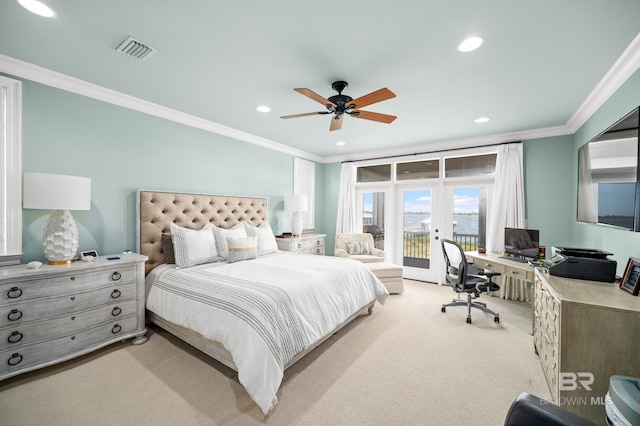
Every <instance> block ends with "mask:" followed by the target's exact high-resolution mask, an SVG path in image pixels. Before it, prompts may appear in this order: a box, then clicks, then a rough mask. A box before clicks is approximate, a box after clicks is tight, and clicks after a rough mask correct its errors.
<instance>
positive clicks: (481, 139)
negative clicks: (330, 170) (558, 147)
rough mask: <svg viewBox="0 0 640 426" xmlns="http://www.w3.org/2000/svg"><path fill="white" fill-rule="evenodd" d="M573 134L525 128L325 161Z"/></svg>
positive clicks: (557, 129) (563, 128)
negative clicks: (518, 130)
mask: <svg viewBox="0 0 640 426" xmlns="http://www.w3.org/2000/svg"><path fill="white" fill-rule="evenodd" d="M567 134H571V132H570V131H569V129H568V128H567V126H555V127H546V128H543V129H533V130H525V131H522V132H510V133H501V134H495V135H487V136H478V137H472V138H463V139H450V140H446V141H438V142H432V143H429V144H424V145H412V146H410V147H404V148H398V149H393V150H381V151H367V152H366V153H353V154H346V155H341V156H335V157H324V158H323V162H324V163H339V162H342V161H363V160H366V159H370V158H383V157H398V156H402V155H417V154H423V153H424V154H427V153H430V152H438V151H446V150H457V149H463V148H476V147H481V146H489V145H496V144H500V143H506V142H514V141H521V140H530V139H540V138H548V137H552V136H563V135H567Z"/></svg>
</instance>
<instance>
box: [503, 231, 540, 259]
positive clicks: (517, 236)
mask: <svg viewBox="0 0 640 426" xmlns="http://www.w3.org/2000/svg"><path fill="white" fill-rule="evenodd" d="M539 248H540V231H538V230H536V229H521V228H504V251H505V253H509V254H512V255H516V256H522V257H529V258H533V259H537V258H538V250H539Z"/></svg>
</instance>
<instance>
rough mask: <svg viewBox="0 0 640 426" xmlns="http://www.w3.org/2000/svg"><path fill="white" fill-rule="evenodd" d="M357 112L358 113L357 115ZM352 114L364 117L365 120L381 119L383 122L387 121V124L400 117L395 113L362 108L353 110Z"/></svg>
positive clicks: (356, 116)
mask: <svg viewBox="0 0 640 426" xmlns="http://www.w3.org/2000/svg"><path fill="white" fill-rule="evenodd" d="M355 113H357V115H356V114H355ZM351 116H352V117H354V118H364V119H365V120H373V121H379V122H381V123H387V124H389V123H392V122H393V120H395V119H396V118H398V117H396V116H395V115H387V114H380V113H379V112H371V111H361V110H355V111H353V112H352V113H351Z"/></svg>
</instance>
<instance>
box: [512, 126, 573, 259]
mask: <svg viewBox="0 0 640 426" xmlns="http://www.w3.org/2000/svg"><path fill="white" fill-rule="evenodd" d="M523 152H524V164H523V167H524V185H525V204H526V213H525V217H526V226H527V227H528V228H530V229H538V230H540V244H541V245H545V246H548V247H550V246H568V245H571V241H572V237H571V224H572V216H571V214H570V212H571V211H573V210H571V209H572V205H574V204H573V202H572V199H573V198H572V195H571V194H572V191H573V182H574V181H573V160H572V155H573V137H572V136H571V135H568V136H556V137H550V138H542V139H532V140H527V141H524V142H523Z"/></svg>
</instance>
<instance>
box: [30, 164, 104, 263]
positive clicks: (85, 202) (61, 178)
mask: <svg viewBox="0 0 640 426" xmlns="http://www.w3.org/2000/svg"><path fill="white" fill-rule="evenodd" d="M22 207H23V208H25V209H41V210H53V213H51V216H49V220H48V221H47V226H46V227H45V228H44V236H43V237H42V247H43V248H44V255H45V257H46V258H47V260H48V261H49V264H50V265H63V264H67V263H71V262H73V259H74V257H75V255H76V252H77V251H78V226H77V225H76V221H75V220H74V219H73V216H71V213H69V210H89V209H90V208H91V179H89V178H85V177H79V176H66V175H54V174H50V173H25V174H24V189H23V202H22Z"/></svg>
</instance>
